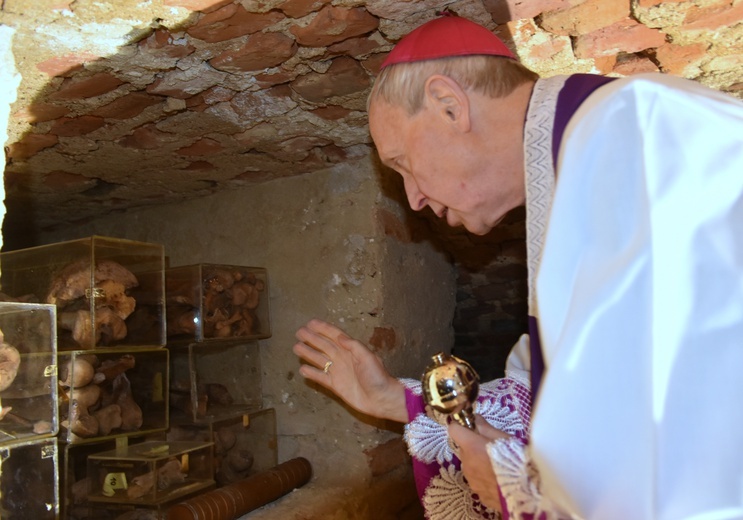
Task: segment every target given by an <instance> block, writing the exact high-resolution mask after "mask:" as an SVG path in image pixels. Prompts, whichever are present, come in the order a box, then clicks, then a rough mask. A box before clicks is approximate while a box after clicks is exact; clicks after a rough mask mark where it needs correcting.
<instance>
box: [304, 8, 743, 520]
mask: <svg viewBox="0 0 743 520" xmlns="http://www.w3.org/2000/svg"><path fill="white" fill-rule="evenodd" d="M369 124H370V131H371V134H372V138H373V139H374V142H375V144H376V146H377V150H378V152H379V156H380V158H381V160H382V161H383V162H384V163H385V164H386V165H388V166H389V167H390V168H392V169H393V170H395V171H397V172H398V173H399V174H400V175H401V176H402V178H403V180H404V185H405V191H406V193H407V196H408V201H409V203H410V205H411V207H412V208H413V209H415V210H420V209H423V208H424V207H426V206H428V207H430V208H431V210H432V211H433V212H434V213H435V214H436V215H438V216H439V217H441V218H445V219H446V220H447V222H448V224H449V225H452V226H460V225H461V226H464V227H465V228H466V229H467V230H469V231H470V232H472V233H475V234H485V233H487V232H488V231H490V230H491V229H492V228H493V227H494V226H495V225H497V223H498V222H499V221H500V220H501V219H502V218H503V216H504V215H505V214H506V213H507V212H508V211H509V210H511V209H513V208H515V207H517V206H519V205H524V204H525V205H526V209H527V248H528V273H529V274H528V277H529V280H528V281H529V314H530V331H529V335H528V337H526V336H525V337H524V338H522V339H521V341H520V342H519V343H518V344H517V345H516V346H515V347H514V350H513V351H512V354H511V356H510V357H509V366H508V369H507V372H506V373H507V377H506V378H505V379H504V380H501V381H498V382H495V383H493V384H492V385H487V384H486V385H483V387H484V389H485V392H484V395H483V396H481V399H480V403H479V409H478V412H479V413H480V414H481V415H482V416H483V417H484V418H485V420H479V421H478V427H477V430H476V431H471V430H468V429H466V428H463V427H461V426H459V425H457V424H451V425H449V427H448V433H449V435H450V437H451V439H452V440H453V441H454V444H455V445H456V446H457V447H458V452H457V454H456V456H457V457H458V458H457V457H454V456H453V455H451V454H446V453H444V452H447V450H448V446H441V443H440V442H439V441H436V442H433V441H427V439H426V435H429V436H436V435H438V433H436V428H435V427H433V426H432V425H431V424H430V422H433V424H436V425H437V426H438V423H435V421H433V419H431V418H429V417H428V416H427V414H426V410H425V407H424V406H423V405H422V404H421V399H422V398H421V397H420V389H419V386H416V383H415V382H411V381H404V380H403V381H398V380H395V379H394V378H392V377H390V376H389V374H387V373H386V371H385V370H384V367H383V366H382V365H381V363H380V362H379V360H378V359H376V358H375V356H374V355H373V354H371V353H370V352H369V351H368V350H367V349H366V348H365V347H364V346H363V345H362V344H361V343H359V342H357V341H355V340H353V339H351V338H349V337H348V336H346V335H345V334H344V333H343V332H342V331H340V329H337V328H335V327H334V326H332V325H330V324H327V323H324V322H320V321H317V320H315V321H312V322H310V323H309V324H307V325H306V326H305V327H303V328H301V329H300V330H299V331H298V332H297V337H298V339H299V343H297V345H295V347H294V348H295V352H296V353H297V355H299V356H300V357H302V358H303V359H305V360H307V361H308V362H309V364H308V365H305V366H303V367H302V370H301V373H302V374H303V375H304V376H305V377H307V378H308V379H311V380H314V381H316V382H318V383H319V384H322V385H324V386H326V387H327V388H329V389H331V390H332V391H333V392H335V393H336V394H337V395H339V396H340V397H341V398H343V399H344V400H346V401H347V402H348V403H349V404H350V405H352V406H354V407H356V408H357V409H359V410H360V411H362V412H366V413H374V414H375V415H377V416H381V417H385V418H389V419H395V420H399V421H402V422H408V423H409V424H408V426H407V427H406V440H407V441H408V444H409V447H410V450H411V453H412V454H413V456H414V460H416V462H417V463H419V467H417V469H416V472H417V477H418V483H419V489H420V490H421V493H422V495H423V498H424V505H426V509H427V513H428V515H429V517H430V518H450V517H451V518H478V517H483V518H488V517H490V518H493V517H495V516H496V515H497V514H498V512H497V510H498V509H499V507H502V510H503V515H504V516H512V517H514V518H592V519H601V520H605V519H617V520H619V519H622V520H626V519H633V520H641V519H676V518H697V519H712V518H715V519H721V518H726V519H728V518H730V519H732V518H743V487H741V486H742V484H741V483H742V482H743V442H742V440H743V406H740V403H739V401H740V396H743V377H740V376H739V371H740V367H743V232H741V231H740V229H741V226H743V104H742V103H741V102H740V101H738V100H736V99H734V98H732V97H729V96H726V95H724V94H722V93H719V92H716V91H713V90H710V89H707V88H704V87H702V86H700V85H698V84H696V83H694V82H692V81H688V80H683V79H679V78H673V77H669V76H665V75H661V74H655V75H640V76H636V77H631V78H623V79H608V78H604V77H600V76H593V75H574V76H569V77H566V76H558V77H552V78H546V79H540V78H537V77H536V75H534V74H533V73H531V72H530V71H528V70H526V69H525V68H524V67H523V66H521V65H520V64H519V63H518V62H517V60H516V59H515V57H514V56H513V54H512V53H511V51H510V50H509V49H508V48H507V47H506V46H505V45H503V43H502V42H500V40H498V38H497V37H495V36H494V35H493V34H492V33H490V32H489V31H487V30H486V29H485V28H483V27H481V26H479V25H477V24H474V23H472V22H469V21H467V20H464V19H462V18H458V17H454V16H444V17H441V18H437V19H435V20H432V21H431V22H428V23H426V24H424V25H423V26H421V27H419V28H418V29H416V30H415V31H413V32H412V33H410V34H409V35H408V36H406V37H405V38H404V39H403V40H401V42H400V43H399V44H398V45H397V46H396V47H395V49H393V51H392V52H391V53H390V55H389V56H388V58H387V60H386V61H385V63H384V64H383V66H382V71H381V72H380V75H379V77H378V78H377V80H376V82H375V85H374V88H373V91H372V93H371V96H370V100H369ZM529 392H531V395H529ZM530 411H531V412H532V413H531V417H530ZM434 419H436V417H434ZM439 419H440V418H439ZM427 421H430V422H427ZM439 428H440V430H438V431H439V433H440V432H441V431H444V432H446V431H447V430H444V429H443V427H439ZM444 444H446V443H444ZM431 445H436V446H439V447H440V452H441V453H444V455H443V456H442V457H437V455H436V454H432V453H429V452H426V450H427V449H429V451H430V446H431ZM437 453H438V452H437ZM460 461H461V466H460ZM432 467H433V469H432ZM421 468H423V469H421ZM426 468H427V471H428V473H427V474H426V475H425V477H423V478H420V474H421V472H425V471H424V470H426ZM437 468H438V471H437ZM442 468H443V469H442ZM460 469H461V471H462V472H463V473H464V476H465V477H466V481H463V480H462V479H461V478H459V477H458V476H457V475H458V472H459V470H460ZM452 482H453V483H454V484H458V485H459V488H463V489H464V491H465V495H467V496H468V497H469V500H464V501H463V500H461V494H459V495H456V494H455V493H453V492H452V491H451V489H452V488H453V487H456V485H454V486H452V485H449V484H451V483H452ZM467 485H469V486H470V487H471V489H469V488H467ZM442 497H443V498H442ZM457 497H459V498H457ZM483 506H489V508H486V507H483ZM447 515H454V516H447Z"/></svg>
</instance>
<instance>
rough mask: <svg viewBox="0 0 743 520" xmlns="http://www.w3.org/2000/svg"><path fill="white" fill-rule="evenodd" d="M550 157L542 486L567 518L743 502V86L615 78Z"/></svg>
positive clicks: (539, 439)
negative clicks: (553, 162) (739, 96)
mask: <svg viewBox="0 0 743 520" xmlns="http://www.w3.org/2000/svg"><path fill="white" fill-rule="evenodd" d="M557 172H558V173H557V175H558V178H557V183H556V188H555V193H554V199H553V203H552V208H551V211H550V215H549V220H548V226H547V233H546V240H545V244H544V250H543V253H542V254H543V256H542V261H541V264H540V266H539V271H538V274H537V281H536V290H537V303H538V310H539V319H540V333H541V342H542V348H543V354H544V360H545V365H546V370H545V375H544V378H543V380H542V385H541V389H540V392H539V396H538V398H537V401H536V403H535V407H534V409H533V416H532V419H533V422H532V427H531V441H530V444H529V446H528V448H527V454H528V458H529V459H530V462H531V465H532V466H533V468H534V469H535V471H536V472H537V474H538V479H539V481H540V482H539V490H540V493H541V494H542V495H543V496H544V497H546V498H547V499H548V500H547V502H548V503H551V504H553V505H555V506H556V507H558V508H559V509H560V510H561V511H562V513H563V514H562V515H561V516H567V517H573V518H585V519H599V520H614V519H616V520H644V519H657V520H675V519H694V520H713V519H734V518H743V103H741V101H739V100H736V99H734V98H732V97H730V96H728V95H725V94H722V93H719V92H717V91H714V90H711V89H707V88H705V87H702V86H700V85H698V84H697V83H695V82H692V81H688V80H682V79H679V78H674V77H670V76H666V75H660V74H654V75H640V76H635V77H631V78H624V79H620V80H617V81H614V82H612V83H610V84H608V85H606V86H603V87H601V88H600V89H598V90H597V91H596V92H594V93H593V94H592V95H591V96H590V97H589V98H588V99H587V100H586V101H585V102H584V103H583V104H582V105H581V107H580V108H579V110H578V111H577V112H576V114H575V115H574V116H573V118H572V119H571V121H570V123H569V124H568V127H567V128H566V131H565V135H564V137H563V140H562V146H561V148H560V154H559V157H558V164H557ZM514 513H517V512H511V514H512V515H513V514H514Z"/></svg>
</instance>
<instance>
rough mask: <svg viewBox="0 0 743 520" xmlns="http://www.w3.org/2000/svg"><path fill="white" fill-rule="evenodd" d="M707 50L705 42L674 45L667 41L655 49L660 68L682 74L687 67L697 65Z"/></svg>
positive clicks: (670, 72)
mask: <svg viewBox="0 0 743 520" xmlns="http://www.w3.org/2000/svg"><path fill="white" fill-rule="evenodd" d="M706 52H707V44H705V43H695V44H692V45H675V44H673V43H667V44H665V45H661V46H660V47H658V49H657V50H656V51H655V57H656V58H657V59H658V62H659V63H660V67H661V70H662V71H663V72H666V73H668V74H674V75H676V76H684V75H685V72H686V70H687V69H688V68H689V67H694V66H696V65H698V64H699V63H700V62H701V61H702V59H703V58H704V56H705V54H706Z"/></svg>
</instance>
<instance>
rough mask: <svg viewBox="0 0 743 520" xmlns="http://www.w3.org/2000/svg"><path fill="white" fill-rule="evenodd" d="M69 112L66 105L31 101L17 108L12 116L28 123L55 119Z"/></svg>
mask: <svg viewBox="0 0 743 520" xmlns="http://www.w3.org/2000/svg"><path fill="white" fill-rule="evenodd" d="M69 112H70V109H69V108H67V107H62V106H59V105H52V104H50V103H33V104H31V105H29V106H27V107H25V108H23V109H21V110H19V111H18V112H16V113H15V114H13V116H14V117H17V118H18V119H20V120H22V121H27V122H29V123H41V122H43V121H51V120H52V119H57V118H58V117H62V116H64V115H66V114H68V113H69Z"/></svg>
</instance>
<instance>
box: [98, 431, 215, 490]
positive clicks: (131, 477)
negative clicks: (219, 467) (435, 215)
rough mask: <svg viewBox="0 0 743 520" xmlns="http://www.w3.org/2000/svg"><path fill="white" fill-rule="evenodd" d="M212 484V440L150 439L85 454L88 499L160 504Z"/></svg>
mask: <svg viewBox="0 0 743 520" xmlns="http://www.w3.org/2000/svg"><path fill="white" fill-rule="evenodd" d="M213 484H214V461H213V458H212V443H211V442H188V441H150V442H143V443H141V444H136V445H134V446H124V447H118V448H115V449H113V450H110V451H105V452H103V453H97V454H95V455H91V456H89V457H88V486H89V487H88V500H90V501H91V502H111V503H120V504H121V503H123V504H132V503H134V504H161V503H165V502H171V501H173V500H175V499H176V498H179V497H182V496H184V495H187V494H192V493H193V492H195V491H198V490H202V489H206V488H208V487H210V486H212V485H213Z"/></svg>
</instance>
